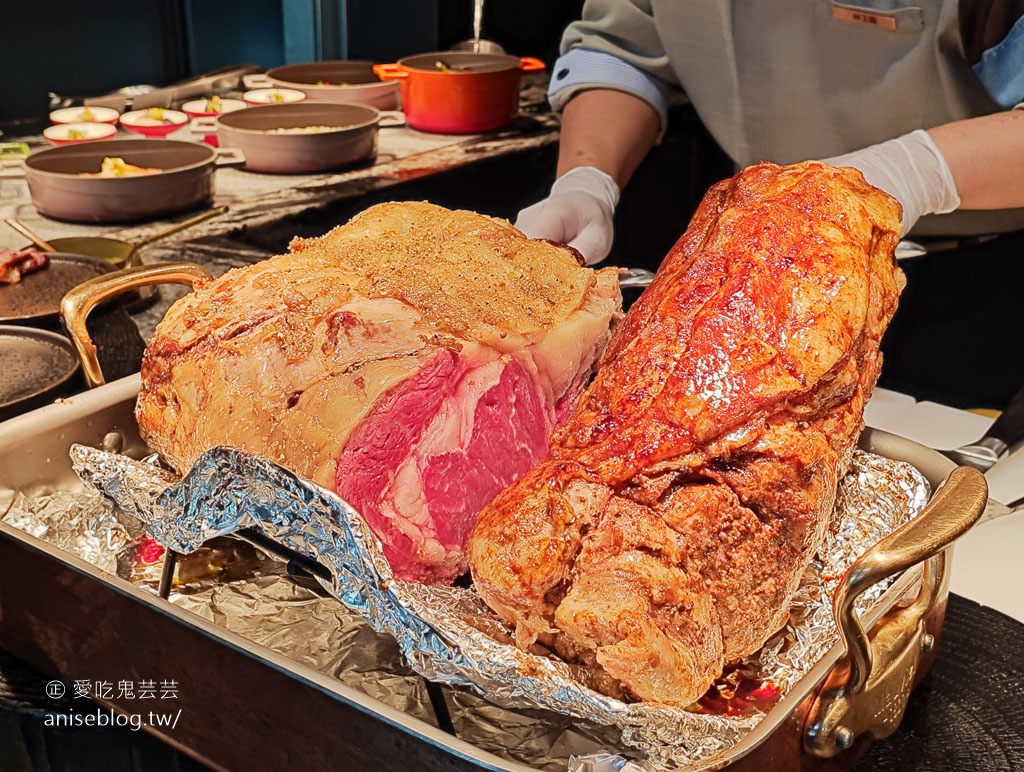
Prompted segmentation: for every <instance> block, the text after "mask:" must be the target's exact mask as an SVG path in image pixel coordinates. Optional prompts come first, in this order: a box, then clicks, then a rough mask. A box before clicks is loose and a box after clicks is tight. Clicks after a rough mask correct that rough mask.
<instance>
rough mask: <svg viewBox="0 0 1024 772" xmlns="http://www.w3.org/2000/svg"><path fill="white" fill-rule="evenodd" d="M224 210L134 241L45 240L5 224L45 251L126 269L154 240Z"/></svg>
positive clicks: (17, 225)
mask: <svg viewBox="0 0 1024 772" xmlns="http://www.w3.org/2000/svg"><path fill="white" fill-rule="evenodd" d="M227 211H228V207H226V206H220V207H217V208H215V209H210V210H208V211H206V212H202V213H201V214H197V215H196V216H194V217H189V218H188V219H186V220H182V221H181V222H178V223H175V224H174V225H171V226H169V227H167V228H164V229H163V230H160V231H157V232H156V233H152V234H150V235H149V236H146V237H145V238H142V239H140V240H139V241H135V242H131V241H124V240H122V239H112V238H109V237H107V236H66V237H63V238H58V239H51V240H49V241H47V240H46V239H44V238H42V236H40V235H39V234H37V233H36V232H35V231H33V230H32V229H31V228H29V227H28V226H26V225H25V224H24V223H22V222H19V221H18V220H15V219H12V218H7V219H5V220H4V222H5V223H7V224H8V225H9V226H10V227H12V228H13V229H14V230H16V231H17V232H18V233H20V234H21V235H22V236H24V237H25V238H27V239H28V240H29V241H31V242H32V243H33V244H34V245H35V246H36V247H38V248H39V249H41V250H43V251H44V252H70V253H72V254H76V255H88V256H89V257H99V258H102V259H103V260H106V261H107V262H109V263H112V264H113V265H114V266H115V267H117V268H125V267H126V266H131V265H135V264H137V262H138V261H137V253H138V250H139V249H140V248H142V247H144V246H146V245H147V244H152V243H153V242H154V241H159V240H160V239H162V238H166V237H167V236H170V235H172V234H174V233H177V232H179V231H183V230H185V229H186V228H191V227H192V226H193V225H198V224H199V223H201V222H205V221H206V220H210V219H212V218H214V217H220V216H221V215H223V214H225V213H226V212H227Z"/></svg>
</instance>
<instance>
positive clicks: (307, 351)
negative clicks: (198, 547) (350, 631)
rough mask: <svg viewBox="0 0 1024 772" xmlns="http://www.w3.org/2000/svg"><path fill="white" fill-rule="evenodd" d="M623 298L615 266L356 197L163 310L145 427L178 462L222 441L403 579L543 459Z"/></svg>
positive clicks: (152, 352)
mask: <svg viewBox="0 0 1024 772" xmlns="http://www.w3.org/2000/svg"><path fill="white" fill-rule="evenodd" d="M620 308H621V299H620V296H619V289H618V280H617V276H616V273H615V271H614V270H612V269H606V270H603V271H597V272H595V271H593V270H590V269H587V268H583V267H581V266H580V265H579V263H578V262H577V259H576V257H575V255H574V253H573V252H572V251H571V250H569V249H568V248H565V247H559V246H555V245H551V244H547V243H544V242H540V241H531V240H528V239H526V238H525V237H524V236H523V235H522V234H521V233H520V232H519V231H517V230H516V229H515V228H513V227H512V226H511V225H509V224H508V223H507V222H505V221H502V220H495V219H492V218H489V217H484V216H481V215H478V214H473V213H471V212H464V211H449V210H447V209H443V208H441V207H438V206H433V205H431V204H426V203H392V204H380V205H377V206H374V207H372V208H370V209H368V210H366V211H365V212H363V213H362V214H360V215H358V216H357V217H355V218H354V219H353V220H351V221H350V222H349V223H348V224H346V225H344V226H341V227H339V228H336V229H334V230H333V231H331V232H330V233H328V234H327V235H325V236H323V237H320V238H312V239H301V240H295V241H293V243H292V245H291V251H290V253H289V254H287V255H281V256H278V257H274V258H271V259H269V260H265V261H263V262H260V263H257V264H255V265H252V266H248V267H245V268H239V269H234V270H231V271H228V272H227V273H226V274H224V275H223V276H221V277H220V278H218V279H216V280H215V281H213V282H211V283H209V284H208V285H207V286H205V287H202V288H199V289H197V290H196V291H195V292H193V293H191V294H189V295H187V296H185V297H184V298H182V299H181V300H179V301H178V302H176V303H175V304H174V305H173V306H172V307H171V309H170V310H169V311H168V313H167V315H166V316H165V318H164V319H163V321H162V322H161V323H160V325H159V326H158V327H157V329H156V331H155V333H154V334H153V336H152V338H151V340H150V342H149V345H148V346H147V348H146V355H145V358H144V361H143V364H142V390H141V392H140V394H139V399H138V403H137V407H136V416H137V418H138V422H139V427H140V429H141V431H142V435H143V438H144V439H145V440H146V441H147V442H148V443H149V445H150V446H151V447H152V448H153V449H154V450H156V451H158V452H159V453H160V455H161V456H162V457H163V458H164V459H165V460H166V461H168V462H169V463H170V464H171V465H172V466H173V467H174V468H175V469H177V470H178V471H179V472H185V471H187V470H188V469H189V468H190V467H191V465H192V464H193V462H194V461H195V460H196V458H197V457H198V456H199V455H200V454H202V453H203V452H204V451H206V450H208V449H209V448H212V447H214V446H218V445H227V446H232V447H237V448H242V449H244V450H248V451H252V452H254V453H258V454H260V455H263V456H266V457H268V458H270V459H272V460H275V461H277V462H279V463H281V464H282V465H284V466H286V467H288V468H290V469H292V470H294V471H295V472H297V473H298V474H300V475H302V476H304V477H306V478H308V479H309V480H312V481H314V482H316V483H319V484H320V485H323V486H325V487H327V488H330V489H332V490H335V491H337V492H338V494H340V495H341V496H342V498H344V499H346V500H347V501H348V502H349V503H350V504H352V505H353V506H354V507H355V508H356V509H357V511H359V512H360V513H361V514H362V515H363V517H364V518H365V519H366V520H367V521H368V522H369V524H370V525H371V527H372V528H373V530H374V532H375V533H376V534H377V535H378V536H379V538H380V540H381V542H382V544H383V546H384V551H385V554H386V555H387V557H388V559H389V560H390V562H391V565H392V567H393V568H394V571H395V575H396V576H398V577H399V578H402V579H411V580H421V581H430V582H450V581H452V580H453V579H454V578H455V577H457V576H459V575H460V574H461V573H464V572H465V571H466V568H467V566H466V557H465V549H464V548H465V541H466V538H467V536H468V533H469V530H470V528H471V527H472V524H473V522H474V519H475V516H476V513H477V511H478V510H479V509H480V508H481V507H483V505H484V504H486V503H487V502H488V501H489V500H490V498H491V497H492V496H493V495H494V494H495V493H497V492H498V491H499V490H501V489H502V488H504V487H505V486H506V485H507V484H509V483H510V482H512V481H513V480H514V479H516V478H517V477H518V476H520V475H521V474H523V473H524V472H525V471H526V470H527V469H529V468H530V467H531V466H533V465H534V464H535V463H536V462H537V461H538V460H540V458H542V457H543V455H544V454H545V453H546V451H547V445H548V440H549V438H550V435H551V432H552V430H553V429H554V427H555V425H556V422H557V421H558V420H559V419H560V418H563V417H564V416H565V414H566V413H567V412H568V408H569V406H570V405H571V404H572V403H573V402H574V401H575V399H576V398H578V396H579V394H580V392H581V391H582V389H583V386H584V385H585V382H586V380H587V379H588V377H589V375H590V373H591V371H592V368H593V366H594V364H595V362H596V361H597V358H598V356H599V355H600V353H601V351H602V350H603V349H604V347H605V346H606V345H607V343H608V339H609V337H610V323H611V322H612V321H613V319H617V318H618V315H619V311H620Z"/></svg>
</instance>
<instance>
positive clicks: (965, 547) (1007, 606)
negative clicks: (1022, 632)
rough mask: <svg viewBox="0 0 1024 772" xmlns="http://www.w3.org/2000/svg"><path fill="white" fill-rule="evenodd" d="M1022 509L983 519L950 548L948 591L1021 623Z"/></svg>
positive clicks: (1023, 594)
mask: <svg viewBox="0 0 1024 772" xmlns="http://www.w3.org/2000/svg"><path fill="white" fill-rule="evenodd" d="M1022 544H1024V511H1021V512H1016V513H1014V514H1012V515H1006V516H1005V517H999V518H996V519H994V520H986V521H985V522H983V523H979V524H978V525H976V526H975V527H974V528H972V529H971V530H970V531H969V532H968V533H967V535H966V536H964V537H963V538H962V539H960V540H959V541H958V542H957V543H956V547H955V548H954V549H953V570H952V573H951V574H950V590H951V591H952V592H954V593H956V594H957V595H960V596H962V597H965V598H970V599H971V600H973V601H976V602H977V603H980V604H982V605H983V606H988V607H989V608H994V609H995V610H996V611H1001V612H1003V613H1004V614H1007V615H1009V616H1011V617H1013V618H1014V619H1016V620H1017V621H1019V622H1024V592H1021V588H1024V561H1022V560H1021V559H1020V552H1021V545H1022Z"/></svg>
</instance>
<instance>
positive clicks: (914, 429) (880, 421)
mask: <svg viewBox="0 0 1024 772" xmlns="http://www.w3.org/2000/svg"><path fill="white" fill-rule="evenodd" d="M994 420H995V419H992V418H988V417H986V416H983V415H978V414H977V413H971V412H968V411H966V410H959V409H957V408H955V407H949V406H948V405H940V404H938V403H937V402H918V401H916V400H915V399H914V398H913V397H911V396H908V395H906V394H900V393H899V392H895V391H889V390H888V389H875V391H874V393H873V394H872V395H871V399H870V401H869V402H868V404H867V407H866V408H865V409H864V423H866V424H867V425H868V426H870V427H872V428H875V429H882V430H884V431H887V432H892V433H893V434H898V435H899V436H901V437H906V438H907V439H908V440H913V441H914V442H919V443H921V444H922V445H926V446H927V447H929V448H934V449H935V450H952V449H953V448H958V447H960V446H961V445H969V444H970V443H972V442H975V441H976V440H978V439H979V438H981V437H982V436H984V434H985V432H986V431H988V428H989V427H990V426H991V425H992V422H993V421H994Z"/></svg>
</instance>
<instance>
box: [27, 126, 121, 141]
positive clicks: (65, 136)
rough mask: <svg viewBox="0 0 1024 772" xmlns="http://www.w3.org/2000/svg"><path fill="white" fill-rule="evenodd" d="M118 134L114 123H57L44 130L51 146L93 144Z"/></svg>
mask: <svg viewBox="0 0 1024 772" xmlns="http://www.w3.org/2000/svg"><path fill="white" fill-rule="evenodd" d="M115 134H117V126H115V125H114V124H112V123H57V124H54V125H53V126H47V127H46V128H45V129H43V136H44V137H46V140H47V141H48V142H49V143H50V144H51V145H75V144H77V143H79V142H93V141H95V140H97V139H110V138H111V137H113V136H114V135H115Z"/></svg>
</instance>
